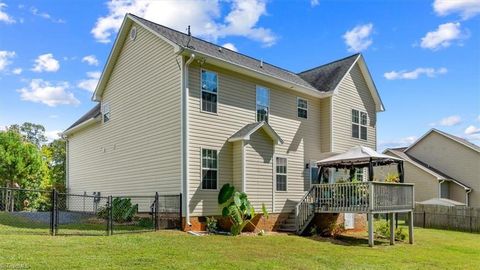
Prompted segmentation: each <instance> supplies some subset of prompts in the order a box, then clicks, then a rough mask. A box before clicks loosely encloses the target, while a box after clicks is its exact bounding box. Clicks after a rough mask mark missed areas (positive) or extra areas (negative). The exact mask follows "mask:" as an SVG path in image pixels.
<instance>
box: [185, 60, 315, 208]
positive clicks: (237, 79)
mask: <svg viewBox="0 0 480 270" xmlns="http://www.w3.org/2000/svg"><path fill="white" fill-rule="evenodd" d="M203 67H204V68H206V69H208V70H212V71H216V72H218V113H217V114H212V113H205V112H201V111H200V67H199V66H198V63H197V62H193V63H192V65H191V66H190V68H189V74H190V75H189V77H190V84H189V86H190V87H189V90H190V96H189V119H190V127H189V143H190V147H189V155H190V156H189V161H190V164H189V181H190V197H191V200H192V201H191V203H190V209H191V212H192V215H213V214H219V208H218V205H217V202H216V198H217V194H218V193H217V192H211V191H203V190H201V189H200V188H199V187H200V171H199V163H198V162H199V149H200V148H201V147H209V146H210V147H215V148H217V149H219V150H220V163H219V166H220V167H219V172H220V175H221V177H220V183H219V187H221V186H222V185H223V184H224V183H227V182H229V183H232V181H233V179H234V176H233V175H234V172H233V164H232V163H233V154H232V153H233V145H232V143H229V142H227V140H228V138H229V137H230V136H232V135H233V134H234V133H235V132H237V131H238V130H239V129H241V128H242V127H244V126H245V125H247V124H249V123H252V122H255V121H256V118H255V117H256V114H255V98H256V85H261V86H265V87H267V88H269V89H270V124H271V126H272V127H273V128H274V129H275V131H276V132H277V133H278V134H279V135H280V137H281V138H282V139H283V140H284V141H285V143H284V144H283V145H277V146H276V153H278V154H281V155H285V156H287V157H288V163H289V168H291V169H289V175H288V177H289V184H288V185H289V186H288V188H289V191H288V193H287V194H285V196H284V197H283V198H284V200H286V199H285V198H286V197H288V198H289V200H293V201H294V200H298V199H300V197H301V196H302V195H303V192H304V190H305V189H306V188H307V187H305V183H306V182H307V181H306V180H305V179H304V169H303V168H304V166H305V163H306V162H308V160H310V159H313V160H318V159H319V157H320V153H321V144H320V134H319V133H320V131H321V127H320V123H321V118H320V101H319V99H318V98H313V97H310V96H307V95H303V94H298V93H297V92H295V91H292V90H290V89H285V88H281V87H278V86H275V85H272V84H268V83H264V82H261V81H259V80H256V79H253V78H250V77H246V76H243V75H239V74H237V73H234V72H231V71H228V70H225V69H221V68H218V67H215V66H211V65H208V64H206V65H204V66H203ZM297 97H302V98H305V99H307V100H308V102H309V103H308V104H309V105H308V106H309V107H308V113H309V116H308V119H302V118H298V117H297V103H296V102H297ZM307 148H308V150H305V149H307ZM246 170H247V173H248V167H247V168H246ZM305 175H308V174H305ZM271 177H273V175H272V176H271ZM271 179H272V178H270V183H271V181H272V180H271ZM261 188H263V189H265V190H260V191H259V192H260V193H271V192H272V186H271V185H270V186H268V188H267V186H265V187H263V186H262V187H261ZM237 189H239V190H240V187H237ZM250 191H251V190H250V189H249V188H248V187H247V193H248V194H249V193H250ZM268 203H271V199H270V201H269V202H268ZM283 204H284V202H278V207H279V208H278V209H282V206H283ZM289 210H291V209H289Z"/></svg>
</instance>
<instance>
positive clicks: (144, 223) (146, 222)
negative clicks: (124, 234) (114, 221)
mask: <svg viewBox="0 0 480 270" xmlns="http://www.w3.org/2000/svg"><path fill="white" fill-rule="evenodd" d="M137 225H138V226H140V227H143V228H152V227H153V226H154V224H153V221H152V219H151V218H148V217H143V218H139V219H138V222H137Z"/></svg>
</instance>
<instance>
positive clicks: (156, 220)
mask: <svg viewBox="0 0 480 270" xmlns="http://www.w3.org/2000/svg"><path fill="white" fill-rule="evenodd" d="M158 198H159V197H158V192H155V204H154V212H153V216H154V218H155V220H154V224H155V231H158V228H159V226H158V204H159V202H158Z"/></svg>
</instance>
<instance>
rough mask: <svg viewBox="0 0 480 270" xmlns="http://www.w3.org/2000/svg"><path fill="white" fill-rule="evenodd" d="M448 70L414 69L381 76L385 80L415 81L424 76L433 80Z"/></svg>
mask: <svg viewBox="0 0 480 270" xmlns="http://www.w3.org/2000/svg"><path fill="white" fill-rule="evenodd" d="M447 72H448V70H447V69H446V68H438V69H435V68H416V69H414V70H412V71H407V70H401V71H390V72H385V73H384V74H383V76H384V77H385V78H386V79H387V80H403V79H405V80H415V79H418V77H419V76H421V75H426V76H427V77H430V78H433V77H435V76H437V75H441V74H445V73H447Z"/></svg>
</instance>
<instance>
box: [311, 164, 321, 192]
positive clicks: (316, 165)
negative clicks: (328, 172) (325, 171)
mask: <svg viewBox="0 0 480 270" xmlns="http://www.w3.org/2000/svg"><path fill="white" fill-rule="evenodd" d="M313 166H315V168H317V169H320V167H319V166H318V164H317V161H315V160H309V161H308V177H309V180H310V181H309V183H310V186H312V185H313V175H312V168H313Z"/></svg>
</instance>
